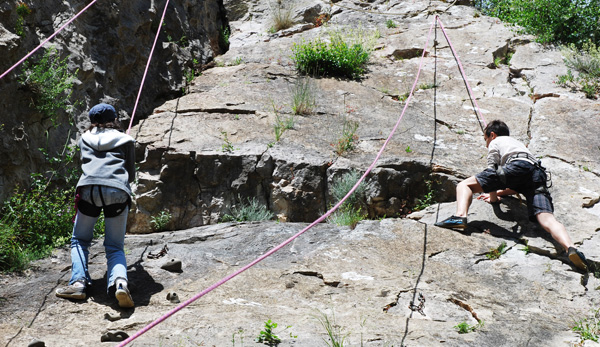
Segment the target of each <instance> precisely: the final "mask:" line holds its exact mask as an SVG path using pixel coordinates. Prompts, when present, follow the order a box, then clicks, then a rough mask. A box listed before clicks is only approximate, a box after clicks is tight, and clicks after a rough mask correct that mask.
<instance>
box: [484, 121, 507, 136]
mask: <svg viewBox="0 0 600 347" xmlns="http://www.w3.org/2000/svg"><path fill="white" fill-rule="evenodd" d="M483 132H484V133H485V136H490V135H492V132H494V133H496V135H497V136H510V131H509V130H508V125H506V123H504V122H503V121H501V120H497V119H496V120H493V121H491V122H489V123H488V125H487V126H486V127H485V129H483Z"/></svg>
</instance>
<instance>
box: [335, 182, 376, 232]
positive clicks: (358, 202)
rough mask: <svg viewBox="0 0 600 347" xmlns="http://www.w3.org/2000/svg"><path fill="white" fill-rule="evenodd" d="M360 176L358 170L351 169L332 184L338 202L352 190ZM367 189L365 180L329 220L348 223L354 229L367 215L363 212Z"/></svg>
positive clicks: (343, 223)
mask: <svg viewBox="0 0 600 347" xmlns="http://www.w3.org/2000/svg"><path fill="white" fill-rule="evenodd" d="M359 178H360V174H359V173H358V172H356V171H350V172H348V173H345V174H344V175H342V177H340V178H338V179H336V180H335V181H334V183H333V185H332V186H331V195H332V196H333V199H334V201H335V202H336V204H337V203H338V202H339V201H341V200H342V199H343V198H344V197H345V196H346V195H347V194H348V192H350V190H351V189H352V187H354V185H355V184H356V182H357V181H358V180H359ZM365 190H366V186H365V184H364V182H361V184H360V185H359V186H358V187H357V188H356V190H355V191H354V192H353V193H352V195H350V196H349V197H348V198H347V199H346V201H344V203H343V204H342V205H341V206H340V207H339V208H338V209H337V210H336V211H334V212H333V213H332V214H331V216H329V220H330V221H331V222H332V223H334V224H336V225H347V226H350V228H352V229H354V228H355V227H356V224H358V222H360V221H361V220H364V219H365V218H366V217H367V216H366V213H364V212H363V208H364V205H365V203H364V195H365Z"/></svg>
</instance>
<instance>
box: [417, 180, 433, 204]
mask: <svg viewBox="0 0 600 347" xmlns="http://www.w3.org/2000/svg"><path fill="white" fill-rule="evenodd" d="M425 186H426V187H427V193H425V196H423V198H422V199H419V200H418V203H417V205H416V206H415V208H414V209H415V211H419V210H423V209H425V208H427V207H429V206H431V204H433V203H434V196H435V191H434V189H433V181H431V180H427V181H425Z"/></svg>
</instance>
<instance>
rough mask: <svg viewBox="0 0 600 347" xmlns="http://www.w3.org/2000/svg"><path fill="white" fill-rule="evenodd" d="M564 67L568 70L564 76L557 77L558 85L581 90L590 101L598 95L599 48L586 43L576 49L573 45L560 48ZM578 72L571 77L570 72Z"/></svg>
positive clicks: (599, 86)
mask: <svg viewBox="0 0 600 347" xmlns="http://www.w3.org/2000/svg"><path fill="white" fill-rule="evenodd" d="M561 53H562V55H563V60H564V62H565V65H566V66H567V67H568V68H569V70H568V71H567V74H566V75H560V76H558V81H557V82H558V84H559V85H561V86H563V87H570V88H571V89H573V90H581V91H583V92H584V93H585V95H586V97H588V98H590V99H592V98H595V97H596V94H598V93H600V46H596V45H595V44H594V43H593V42H591V41H588V42H586V43H584V44H583V46H582V48H581V49H578V48H577V47H576V46H575V45H574V44H571V45H567V46H563V47H562V48H561ZM571 69H573V70H575V71H577V72H578V74H577V76H575V75H573V72H572V70H571Z"/></svg>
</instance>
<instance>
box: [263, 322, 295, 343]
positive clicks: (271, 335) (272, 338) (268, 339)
mask: <svg viewBox="0 0 600 347" xmlns="http://www.w3.org/2000/svg"><path fill="white" fill-rule="evenodd" d="M291 327H292V326H291V325H288V326H286V327H285V329H283V330H282V331H281V332H279V334H281V333H282V332H284V331H286V330H287V329H290V328H291ZM276 328H277V323H275V322H272V321H271V320H270V319H269V320H267V321H266V322H265V327H264V329H263V330H261V331H260V332H259V333H258V337H257V338H256V342H258V343H263V344H265V345H267V346H277V345H279V344H280V343H281V338H280V337H279V336H277V335H275V332H274V330H275V329H276ZM290 337H291V338H294V339H295V338H297V337H298V336H296V335H293V334H292V333H291V332H290Z"/></svg>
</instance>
